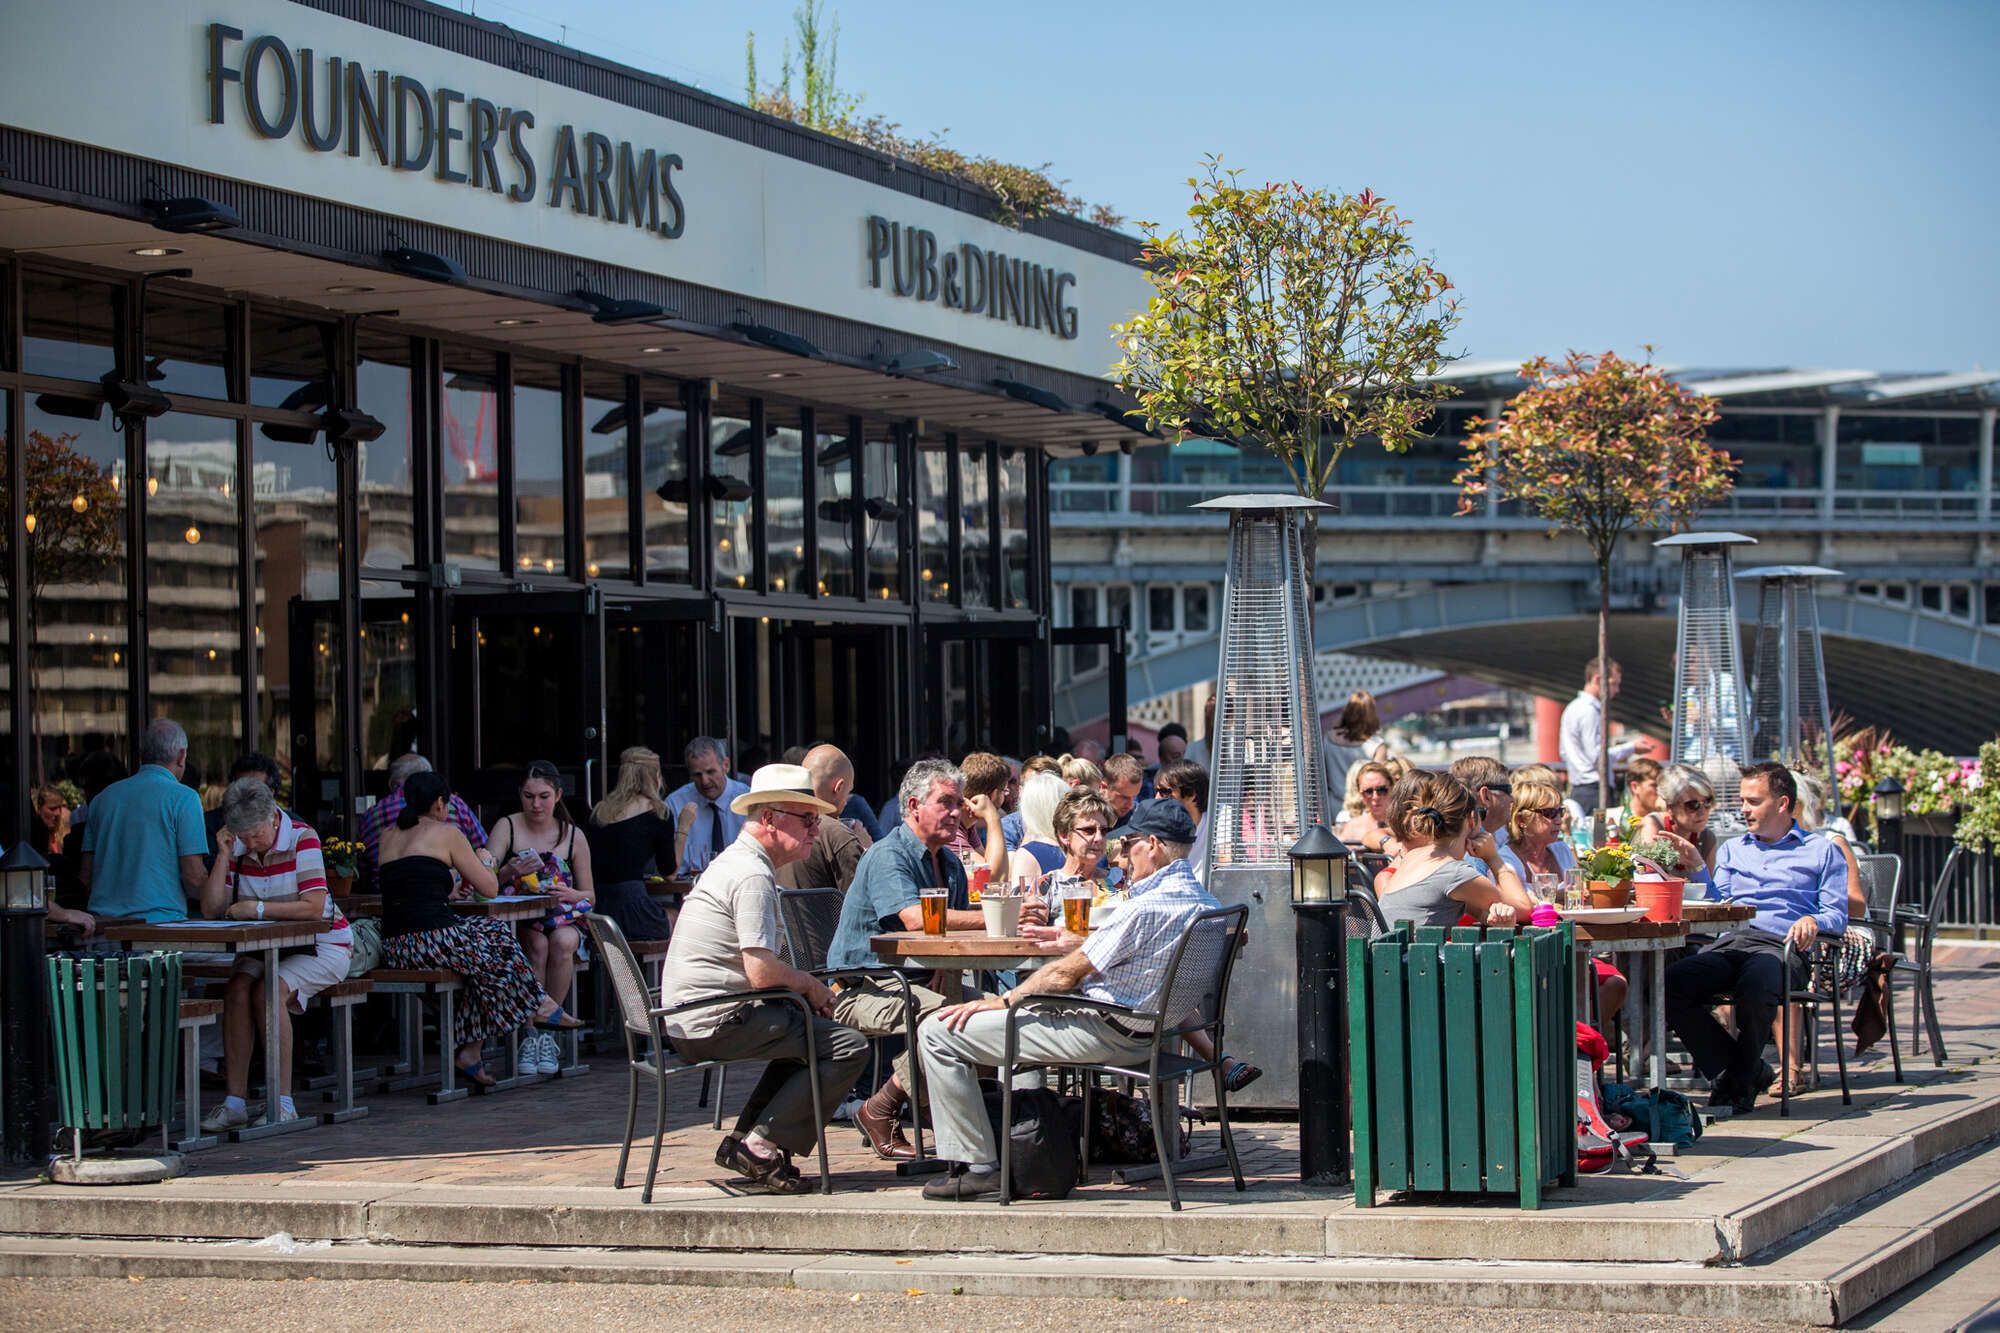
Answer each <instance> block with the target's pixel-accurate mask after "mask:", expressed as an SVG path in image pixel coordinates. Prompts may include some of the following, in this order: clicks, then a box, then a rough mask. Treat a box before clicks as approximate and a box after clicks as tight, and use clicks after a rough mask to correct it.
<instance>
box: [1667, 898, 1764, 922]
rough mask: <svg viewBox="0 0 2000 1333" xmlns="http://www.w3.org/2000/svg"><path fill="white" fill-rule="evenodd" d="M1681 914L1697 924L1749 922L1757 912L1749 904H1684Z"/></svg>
mask: <svg viewBox="0 0 2000 1333" xmlns="http://www.w3.org/2000/svg"><path fill="white" fill-rule="evenodd" d="M1681 914H1682V915H1683V916H1685V917H1686V918H1687V919H1688V920H1689V921H1692V922H1694V923H1696V924H1698V925H1699V924H1707V923H1708V922H1712V921H1748V920H1749V919H1750V918H1751V917H1753V916H1755V915H1757V912H1756V910H1755V909H1754V908H1752V907H1751V906H1750V905H1749V904H1748V903H1710V902H1700V903H1683V904H1681Z"/></svg>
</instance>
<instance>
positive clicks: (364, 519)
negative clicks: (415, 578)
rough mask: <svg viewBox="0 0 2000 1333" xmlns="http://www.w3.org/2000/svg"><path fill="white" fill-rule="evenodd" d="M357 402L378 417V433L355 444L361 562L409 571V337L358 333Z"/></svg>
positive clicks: (411, 549) (412, 541)
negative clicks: (374, 436) (379, 431)
mask: <svg viewBox="0 0 2000 1333" xmlns="http://www.w3.org/2000/svg"><path fill="white" fill-rule="evenodd" d="M356 386H357V394H356V402H357V403H358V404H359V406H360V409H361V410H362V411H363V412H366V413H367V414H368V415H369V416H371V417H374V418H375V419H376V420H378V421H380V422H381V423H382V426H383V431H382V437H381V438H380V439H378V440H370V441H368V442H367V443H366V444H357V445H356V446H355V447H354V456H355V459H356V462H357V463H358V465H359V470H360V473H361V487H360V490H361V493H360V497H359V499H360V510H361V563H362V564H363V565H372V566H374V567H376V568H378V569H408V568H410V567H411V566H412V565H413V564H415V562H416V557H415V554H414V552H415V551H416V545H415V542H416V534H415V533H414V532H413V531H412V529H411V521H412V518H413V516H414V515H415V513H416V501H415V498H414V495H413V493H412V491H413V485H412V483H413V477H412V474H411V471H410V450H411V448H412V445H413V441H414V439H415V433H414V431H413V430H412V428H411V427H412V422H413V421H414V419H415V413H414V412H413V411H412V410H411V406H410V398H411V390H412V388H413V387H414V385H413V384H412V382H411V378H410V340H409V339H408V338H405V337H403V336H401V335H399V334H386V333H378V332H374V331H371V330H369V329H366V328H364V329H363V330H362V331H361V365H360V369H359V373H358V375H357V376H356Z"/></svg>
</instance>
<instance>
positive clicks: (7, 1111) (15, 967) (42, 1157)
mask: <svg viewBox="0 0 2000 1333" xmlns="http://www.w3.org/2000/svg"><path fill="white" fill-rule="evenodd" d="M48 873H49V863H48V862H47V861H44V860H43V859H42V857H41V855H40V853H38V852H36V851H35V849H34V848H33V847H30V846H29V845H28V840H27V839H26V838H23V839H21V840H20V841H18V842H16V843H15V844H14V845H13V847H12V848H10V849H9V850H8V852H7V855H6V856H5V857H0V1122H4V1129H5V1133H4V1140H5V1156H6V1162H7V1165H8V1166H11V1167H22V1166H27V1167H40V1166H41V1165H42V1164H43V1163H45V1162H46V1161H47V1160H48V1151H49V1104H48V1103H49V1093H50V1091H51V1089H53V1088H54V1086H55V1085H54V1083H53V1081H52V1080H51V1078H50V1074H49V1034H48V1028H49V997H48V978H47V972H48V964H47V950H46V947H45V946H44V944H43V942H42V922H43V920H44V919H45V918H46V917H47V915H48V882H47V876H48Z"/></svg>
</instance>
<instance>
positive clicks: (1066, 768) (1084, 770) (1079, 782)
mask: <svg viewBox="0 0 2000 1333" xmlns="http://www.w3.org/2000/svg"><path fill="white" fill-rule="evenodd" d="M1062 775H1063V781H1064V782H1067V783H1068V784H1069V785H1070V787H1071V789H1072V790H1075V791H1088V792H1096V793H1097V794H1098V795H1099V796H1102V795H1103V794H1104V770H1103V769H1101V768H1099V767H1098V766H1097V765H1096V764H1094V763H1092V762H1091V761H1090V760H1088V759H1079V758H1077V757H1076V756H1075V755H1073V754H1066V755H1064V756H1063V757H1062Z"/></svg>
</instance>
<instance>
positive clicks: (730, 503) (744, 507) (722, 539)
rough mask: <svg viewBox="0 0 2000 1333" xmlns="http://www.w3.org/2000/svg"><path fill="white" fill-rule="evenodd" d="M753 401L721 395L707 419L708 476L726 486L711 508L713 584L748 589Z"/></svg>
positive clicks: (753, 437) (754, 438) (753, 443)
mask: <svg viewBox="0 0 2000 1333" xmlns="http://www.w3.org/2000/svg"><path fill="white" fill-rule="evenodd" d="M755 446H756V437H755V435H754V434H753V432H752V430H751V425H750V402H749V400H748V399H744V398H718V399H716V400H715V409H714V411H713V412H712V413H711V414H710V416H709V421H708V475H709V477H710V479H711V480H712V481H714V482H715V483H717V484H718V485H719V486H721V487H726V488H727V489H726V490H725V491H723V492H722V493H721V494H720V496H719V498H717V499H716V501H715V503H714V504H713V505H711V506H710V507H709V521H710V522H711V523H713V524H714V525H715V586H716V587H718V588H747V587H749V586H750V574H751V549H750V542H751V539H752V537H751V531H750V521H751V520H750V512H751V499H750V496H751V490H750V456H751V454H752V452H753V451H754V449H755Z"/></svg>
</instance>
